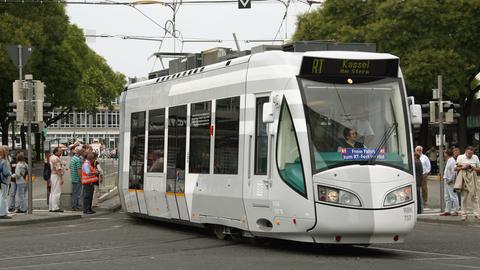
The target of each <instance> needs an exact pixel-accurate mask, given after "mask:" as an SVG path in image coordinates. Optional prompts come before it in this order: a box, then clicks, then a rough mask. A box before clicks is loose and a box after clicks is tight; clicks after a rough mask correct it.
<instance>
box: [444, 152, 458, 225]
mask: <svg viewBox="0 0 480 270" xmlns="http://www.w3.org/2000/svg"><path fill="white" fill-rule="evenodd" d="M444 156H445V158H446V160H447V164H446V165H445V171H444V172H443V181H445V184H444V185H443V187H444V194H445V209H446V211H445V212H443V213H441V214H440V216H458V210H459V206H458V197H457V195H455V192H454V191H453V185H454V184H455V177H456V176H457V174H456V173H455V167H456V165H455V159H454V158H453V151H452V150H450V149H447V150H445V153H444ZM452 204H453V211H452Z"/></svg>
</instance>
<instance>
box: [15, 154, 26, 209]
mask: <svg viewBox="0 0 480 270" xmlns="http://www.w3.org/2000/svg"><path fill="white" fill-rule="evenodd" d="M15 175H16V176H17V177H16V179H17V192H18V209H17V211H15V213H26V212H27V206H26V204H25V197H26V194H27V182H26V178H27V175H28V165H27V163H26V162H25V156H24V155H23V153H22V152H19V153H18V155H17V166H16V167H15Z"/></svg>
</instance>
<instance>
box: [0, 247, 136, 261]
mask: <svg viewBox="0 0 480 270" xmlns="http://www.w3.org/2000/svg"><path fill="white" fill-rule="evenodd" d="M134 246H135V245H129V246H118V247H108V248H95V249H84V250H76V251H66V252H56V253H43V254H37V255H29V256H17V257H6V258H0V261H10V260H18V259H32V258H39V257H50V256H59V255H68V254H78V253H88V252H94V251H103V250H114V249H122V248H128V247H134Z"/></svg>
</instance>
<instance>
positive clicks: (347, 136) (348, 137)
mask: <svg viewBox="0 0 480 270" xmlns="http://www.w3.org/2000/svg"><path fill="white" fill-rule="evenodd" d="M357 137H358V132H357V130H356V129H354V128H349V127H345V128H344V129H343V138H344V139H343V140H342V141H340V146H338V152H341V151H342V148H365V146H364V145H363V143H360V142H358V141H357Z"/></svg>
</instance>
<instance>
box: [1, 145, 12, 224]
mask: <svg viewBox="0 0 480 270" xmlns="http://www.w3.org/2000/svg"><path fill="white" fill-rule="evenodd" d="M7 164H8V163H7V152H6V151H5V148H4V147H3V146H2V147H0V219H10V218H12V217H10V216H7V199H8V177H9V176H10V175H11V172H10V169H9V166H8V165H7Z"/></svg>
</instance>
